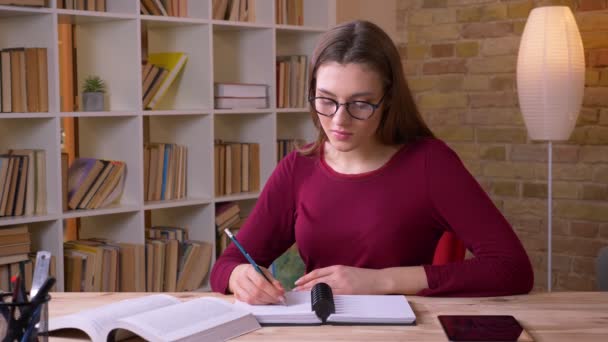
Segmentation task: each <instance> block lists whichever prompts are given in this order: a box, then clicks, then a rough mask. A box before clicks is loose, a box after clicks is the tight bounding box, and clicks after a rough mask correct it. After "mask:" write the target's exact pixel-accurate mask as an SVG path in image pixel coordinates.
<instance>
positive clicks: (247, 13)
mask: <svg viewBox="0 0 608 342" xmlns="http://www.w3.org/2000/svg"><path fill="white" fill-rule="evenodd" d="M255 6H256V4H255V0H213V1H212V7H213V14H212V17H213V19H214V20H231V21H246V22H255V17H256V8H255Z"/></svg>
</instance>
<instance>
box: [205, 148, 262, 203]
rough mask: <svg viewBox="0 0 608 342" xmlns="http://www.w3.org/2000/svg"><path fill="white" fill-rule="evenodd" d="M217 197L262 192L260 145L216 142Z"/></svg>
mask: <svg viewBox="0 0 608 342" xmlns="http://www.w3.org/2000/svg"><path fill="white" fill-rule="evenodd" d="M213 148H214V159H215V161H214V162H215V183H214V185H215V193H216V196H223V195H230V194H237V193H242V192H256V191H259V190H260V144H258V143H241V142H223V141H221V140H216V142H215V145H214V147H213Z"/></svg>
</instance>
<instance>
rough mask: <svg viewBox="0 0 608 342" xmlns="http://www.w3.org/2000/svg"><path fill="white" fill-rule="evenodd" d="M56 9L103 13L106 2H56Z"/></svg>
mask: <svg viewBox="0 0 608 342" xmlns="http://www.w3.org/2000/svg"><path fill="white" fill-rule="evenodd" d="M57 8H65V9H71V10H79V11H98V12H105V11H106V0H57Z"/></svg>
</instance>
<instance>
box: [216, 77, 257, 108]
mask: <svg viewBox="0 0 608 342" xmlns="http://www.w3.org/2000/svg"><path fill="white" fill-rule="evenodd" d="M214 89H215V101H214V102H215V108H216V109H240V108H268V86H267V85H265V84H252V83H215V86H214Z"/></svg>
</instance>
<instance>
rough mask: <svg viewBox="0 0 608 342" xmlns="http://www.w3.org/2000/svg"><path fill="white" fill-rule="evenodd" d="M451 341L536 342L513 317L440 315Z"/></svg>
mask: <svg viewBox="0 0 608 342" xmlns="http://www.w3.org/2000/svg"><path fill="white" fill-rule="evenodd" d="M437 318H439V322H441V326H442V327H443V330H444V331H445V333H446V335H447V336H448V339H449V340H450V341H458V342H461V341H526V342H531V341H534V340H533V339H532V337H531V336H530V335H529V334H528V333H527V332H526V331H525V329H524V328H523V327H522V326H521V324H519V322H518V321H517V320H516V319H515V317H513V316H509V315H439V316H437Z"/></svg>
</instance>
